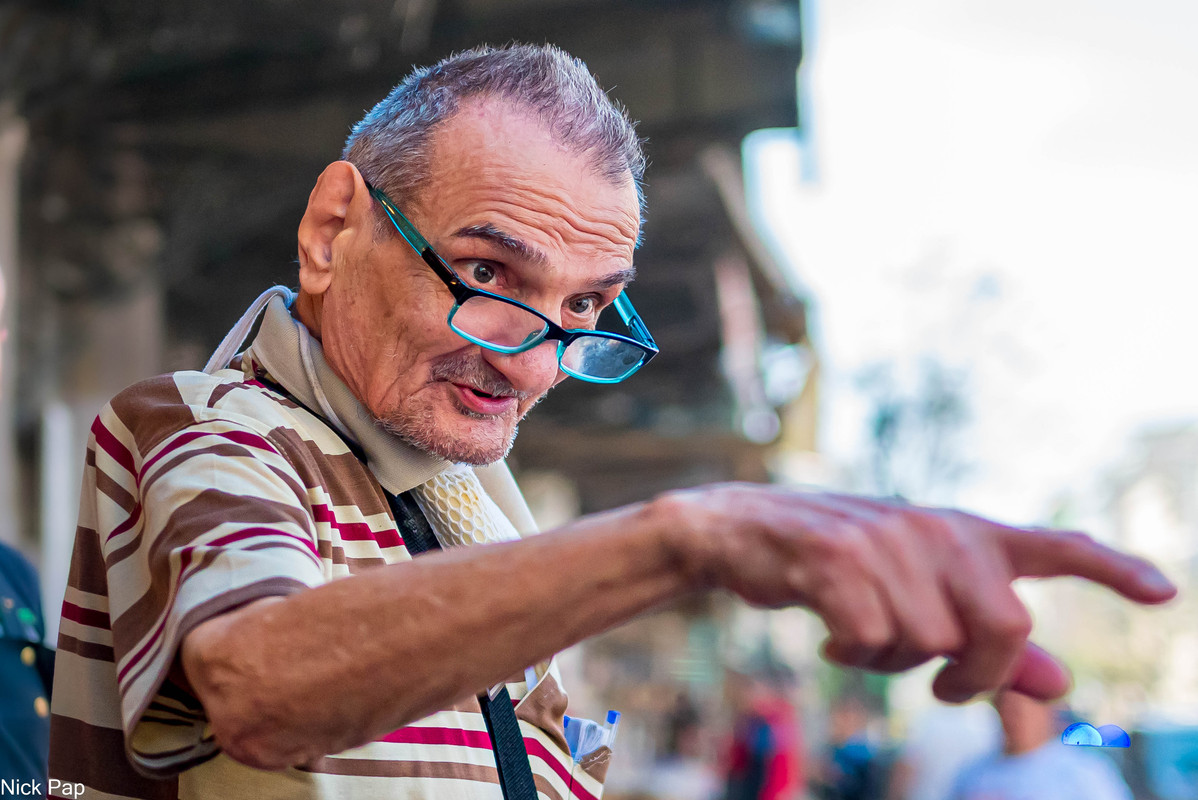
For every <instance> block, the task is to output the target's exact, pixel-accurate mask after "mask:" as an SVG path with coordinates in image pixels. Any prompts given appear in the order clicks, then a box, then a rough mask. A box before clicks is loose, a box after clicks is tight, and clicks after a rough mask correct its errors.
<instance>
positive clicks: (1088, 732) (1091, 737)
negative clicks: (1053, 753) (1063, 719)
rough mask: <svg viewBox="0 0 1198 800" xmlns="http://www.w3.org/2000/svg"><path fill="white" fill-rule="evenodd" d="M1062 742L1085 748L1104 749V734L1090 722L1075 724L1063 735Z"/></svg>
mask: <svg viewBox="0 0 1198 800" xmlns="http://www.w3.org/2000/svg"><path fill="white" fill-rule="evenodd" d="M1061 741H1062V742H1064V743H1065V744H1076V745H1083V746H1085V747H1102V734H1101V733H1099V732H1098V729H1097V728H1095V727H1094V726H1093V725H1091V724H1090V723H1088V722H1075V723H1073V724H1072V725H1070V726H1069V727H1068V728H1066V729H1065V732H1064V733H1062V734H1061Z"/></svg>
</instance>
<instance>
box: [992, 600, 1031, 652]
mask: <svg viewBox="0 0 1198 800" xmlns="http://www.w3.org/2000/svg"><path fill="white" fill-rule="evenodd" d="M990 632H991V635H993V636H995V637H996V638H998V639H1001V640H1002V641H1005V642H1012V643H1018V642H1022V641H1024V640H1025V639H1027V637H1028V636H1030V635H1031V633H1032V618H1031V615H1030V614H1028V613H1027V610H1026V609H1024V608H1023V606H1019V607H1018V609H1012V610H1010V611H1008V612H1006V613H1003V614H998V615H996V616H995V617H994V618H993V619H992V620H991V624H990Z"/></svg>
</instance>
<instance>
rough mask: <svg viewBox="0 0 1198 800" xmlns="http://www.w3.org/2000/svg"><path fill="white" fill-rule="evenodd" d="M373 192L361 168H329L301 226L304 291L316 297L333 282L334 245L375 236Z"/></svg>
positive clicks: (319, 180) (339, 165)
mask: <svg viewBox="0 0 1198 800" xmlns="http://www.w3.org/2000/svg"><path fill="white" fill-rule="evenodd" d="M370 209H371V200H370V193H369V191H368V190H367V189H366V181H365V180H363V178H362V175H361V173H359V172H358V168H357V167H355V166H354V165H353V164H351V163H349V162H348V161H336V162H334V163H332V164H329V165H328V166H327V167H325V169H324V172H322V173H320V177H319V178H317V179H316V187H315V188H314V189H312V194H311V195H309V196H308V207H307V209H305V210H304V216H303V219H301V220H300V225H299V265H300V272H299V279H300V289H301V290H302V291H303V292H304V293H306V294H308V295H311V296H313V297H316V296H319V295H321V294H323V293H324V292H325V290H326V289H328V288H329V284H330V283H331V282H332V279H333V265H334V263H335V262H334V259H333V250H334V242H336V240H337V239H338V238H339V237H341V236H342V235H344V234H351V235H352V234H354V233H357V232H360V231H365V232H366V233H367V234H368V235H371V236H373V217H372V216H371V213H370Z"/></svg>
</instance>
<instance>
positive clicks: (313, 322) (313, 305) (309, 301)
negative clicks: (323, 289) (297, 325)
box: [295, 289, 321, 342]
mask: <svg viewBox="0 0 1198 800" xmlns="http://www.w3.org/2000/svg"><path fill="white" fill-rule="evenodd" d="M295 316H296V318H297V319H299V321H300V322H302V323H303V324H304V327H306V328H307V329H308V331H309V332H310V333H311V334H312V338H313V339H315V340H316V341H318V342H319V341H320V317H321V314H320V303H319V302H318V301H317V299H316V298H315V297H313V296H312V295H310V294H308V293H307V292H305V291H304V290H303V289H300V291H299V296H298V297H296V299H295Z"/></svg>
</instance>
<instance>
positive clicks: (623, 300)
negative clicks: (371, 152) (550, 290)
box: [366, 183, 660, 383]
mask: <svg viewBox="0 0 1198 800" xmlns="http://www.w3.org/2000/svg"><path fill="white" fill-rule="evenodd" d="M366 188H367V189H369V190H370V194H371V196H372V197H374V199H375V200H377V201H378V202H379V205H381V206H382V207H383V211H384V212H386V214H387V218H388V219H390V220H391V224H392V225H394V226H395V229H396V230H397V231H399V235H400V236H402V237H403V239H404V241H406V242H407V243H408V244H409V245H410V246H411V247H412V249H413V250H415V251H416V253H417V254H418V255H419V256H420V258H421V259H423V260H424V263H425V264H427V265H428V266H429V268H430V269H432V271H433V272H435V273H436V274H437V277H439V278H440V279H441V280H442V281H443V282H444V283H445V286H446V287H447V288H448V289H449V291H450V293H451V294H453V299H454V307H453V309H452V310H451V311H450V312H449V317H448V318H447V319H446V322H447V323H448V324H449V327H450V329H451V330H452V331H453V332H454V333H456V334H457V335H458V336H461V337H462V338H463V339H465V340H466V341H468V342H471V343H473V344H476V345H478V346H479V347H483V348H486V349H487V350H491V351H493V352H496V353H503V354H504V355H515V354H517V353H523V352H525V351H528V350H531V349H532V348H534V347H536V346H537V345H539V344H541V342H544V341H546V340H553V341H556V342H557V365H558V369H560V370H561V371H562V372H564V373H566V374H567V375H569V376H570V377H572V378H577V379H579V380H582V381H588V382H590V383H619V382H620V381H623V380H626V379H627V378H629V377H631V376H632V375H633V374H635V373H636V371H637V370H639V369H640V368H641V367H643V366H645V365H646V364H648V363H649V362H650V361H652V360H653V357H654V356H656V355H657V354H658V352H660V351H659V350H658V347H657V343H656V342H654V341H653V337H652V336H651V335H650V334H649V329H648V328H646V327H645V323H644V322H643V321H642V320H641V318H640V315H639V314H637V313H636V309H634V308H633V307H632V301H631V300H629V299H628V297H627V296H626V295H625V294H624V292H620V294H619V295H617V296H616V299H615V300H614V301H613V302H612V307H613V308H615V309H616V311H617V312H618V313H619V315H620V319H622V320H623V321H624V324H625V325H626V326H628V330H630V331H632V336H624V335H622V334H619V333H612V332H610V331H596V330H590V329H587V328H575V329H568V328H563V327H562V326H560V325H558V324H557V323H556V322H554V321H553V320H551V319H549V318H548V317H546V316H545V315H544V314H542V313H541V312H540V311H537V310H536V309H535V308H533V307H531V306H528V305H525V304H524V303H521V302H520V301H518V300H513V299H511V298H510V297H504V296H503V295H501V294H495V293H494V292H488V291H485V290H483V289H476V288H474V287H473V286H468V285H467V284H465V283H463V282H462V279H461V278H459V277H458V275H457V273H456V272H454V271H453V268H452V267H450V266H449V264H447V263H445V259H443V258H441V256H439V255H438V254H437V251H436V250H433V246H432V245H431V244H429V243H428V240H427V239H425V238H424V237H423V236H421V235H420V232H419V231H417V230H416V228H415V226H413V225H412V223H411V222H409V221H408V218H407V217H405V216H404V215H403V212H401V211H400V210H399V208H398V207H397V206H396V205H395V203H393V202H391V198H389V197H387V195H385V194H384V193H383V192H382V191H381V190H379V189H376V188H375V187H374V186H371V185H370V184H369V183H367V184H366ZM472 297H488V298H491V299H492V300H498V301H500V302H503V303H507V304H509V305H513V306H516V307H517V308H521V309H523V310H524V311H527V312H528V313H530V314H532V315H533V316H535V317H537V318H538V319H540V320H541V321H542V322H544V323H545V332H544V333H543V334H541V335H540V336H539V337H536V338H534V339H530V340H529V341H526V342H521V343H520V344H519V345H518V346H516V347H504V346H502V345H497V344H491V343H490V342H485V341H482V340H480V339H477V338H475V337H473V336H470V335H469V334H466V333H463V332H462V331H461V330H460V329H458V328H455V327H454V325H453V318H454V315H455V314H457V313H458V309H459V308H461V307H462V304H463V303H465V302H466V301H467V300H469V299H470V298H472ZM580 337H599V338H604V339H617V340H619V341H622V342H627V343H628V344H632V345H635V346H636V347H638V348H640V349H641V350H643V351H644V353H645V357H644V359H643V360H642V361H641V363H640V364H638V365H637V366H635V367H633V368H632V369H631V370H629V371H628V372H627V373H626V374H624V375H621V376H620V377H618V378H595V377H592V376H589V375H580V374H578V373H576V372H573V371H572V370H570V369H569V368H568V367H566V366H565V365H563V364H562V356H563V355H564V354H565V352H566V347H568V346H569V345H570V343H571V342H573V341H574V340H575V339H578V338H580ZM634 337H635V338H634Z"/></svg>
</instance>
